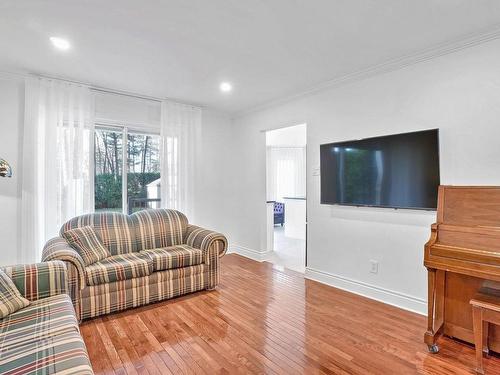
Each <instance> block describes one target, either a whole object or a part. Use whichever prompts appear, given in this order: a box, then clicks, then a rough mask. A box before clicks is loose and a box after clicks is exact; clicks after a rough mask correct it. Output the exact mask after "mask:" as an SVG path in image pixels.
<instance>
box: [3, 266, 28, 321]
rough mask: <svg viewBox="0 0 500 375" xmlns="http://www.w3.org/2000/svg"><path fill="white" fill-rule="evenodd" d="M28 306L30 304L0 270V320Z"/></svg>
mask: <svg viewBox="0 0 500 375" xmlns="http://www.w3.org/2000/svg"><path fill="white" fill-rule="evenodd" d="M29 304H30V302H29V301H28V300H27V299H26V298H24V297H23V296H22V295H21V293H19V290H17V288H16V286H15V285H14V283H13V282H12V280H11V279H10V277H9V276H7V274H6V273H5V272H3V271H2V270H0V319H3V318H5V317H6V316H8V315H9V314H12V313H14V312H16V311H17V310H21V309H22V308H24V307H26V306H28V305H29Z"/></svg>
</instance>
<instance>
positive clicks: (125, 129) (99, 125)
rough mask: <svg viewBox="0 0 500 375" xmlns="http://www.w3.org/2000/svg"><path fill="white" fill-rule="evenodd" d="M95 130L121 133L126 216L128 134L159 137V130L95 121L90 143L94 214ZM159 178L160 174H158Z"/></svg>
mask: <svg viewBox="0 0 500 375" xmlns="http://www.w3.org/2000/svg"><path fill="white" fill-rule="evenodd" d="M96 130H104V131H117V132H118V131H119V132H121V133H122V213H123V214H124V215H127V214H128V190H127V186H128V176H127V174H128V163H127V147H126V145H127V143H128V135H129V134H138V135H151V136H157V137H160V136H161V135H160V130H159V129H157V128H155V127H149V126H148V127H146V126H131V125H125V124H120V123H114V122H110V121H106V120H101V121H95V122H94V130H93V132H92V134H91V137H92V142H91V152H92V155H93V157H92V158H91V162H90V164H91V166H90V167H91V169H92V173H90V175H91V180H92V181H91V191H92V197H93V199H92V212H95V141H94V139H95V132H96ZM160 178H161V172H160Z"/></svg>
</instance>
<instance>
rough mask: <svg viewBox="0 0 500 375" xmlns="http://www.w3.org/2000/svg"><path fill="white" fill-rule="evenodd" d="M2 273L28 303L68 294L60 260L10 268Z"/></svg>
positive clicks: (63, 266)
mask: <svg viewBox="0 0 500 375" xmlns="http://www.w3.org/2000/svg"><path fill="white" fill-rule="evenodd" d="M4 271H5V273H6V274H7V275H8V276H9V277H10V278H11V279H12V282H13V283H14V284H15V285H16V287H17V289H18V290H19V292H20V293H21V294H22V295H23V296H24V297H25V298H26V299H28V300H29V301H36V300H38V299H40V298H46V297H51V296H55V295H58V294H65V293H68V282H67V278H66V265H65V264H64V262H62V261H60V260H55V261H52V262H44V263H35V264H23V265H17V266H10V267H5V268H4Z"/></svg>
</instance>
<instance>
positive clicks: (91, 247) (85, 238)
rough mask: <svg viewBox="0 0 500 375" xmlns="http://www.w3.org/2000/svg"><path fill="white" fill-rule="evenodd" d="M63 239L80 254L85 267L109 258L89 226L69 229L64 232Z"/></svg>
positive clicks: (107, 252)
mask: <svg viewBox="0 0 500 375" xmlns="http://www.w3.org/2000/svg"><path fill="white" fill-rule="evenodd" d="M64 238H66V240H67V241H68V243H69V244H70V246H71V247H72V248H73V249H75V250H76V251H77V252H78V254H80V256H81V257H82V259H83V262H84V263H85V265H86V266H88V265H90V264H93V263H95V262H99V261H100V260H103V259H105V258H107V257H109V256H111V254H110V253H109V251H108V249H106V248H105V247H104V245H103V244H102V243H101V239H100V238H99V235H98V234H97V233H96V232H95V231H94V228H92V227H91V226H85V227H81V228H75V229H70V230H68V231H66V232H64Z"/></svg>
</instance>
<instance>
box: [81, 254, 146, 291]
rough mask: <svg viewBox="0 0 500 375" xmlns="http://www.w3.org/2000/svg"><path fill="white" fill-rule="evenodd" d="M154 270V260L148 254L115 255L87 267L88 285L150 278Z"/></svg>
mask: <svg viewBox="0 0 500 375" xmlns="http://www.w3.org/2000/svg"><path fill="white" fill-rule="evenodd" d="M152 270H153V260H152V259H151V257H150V256H149V255H148V254H144V253H129V254H121V255H113V256H111V257H109V258H106V259H103V260H101V261H99V262H96V263H94V264H91V265H90V266H87V267H85V277H86V279H87V284H88V285H99V284H105V283H111V282H114V281H120V280H127V279H133V278H136V277H143V276H148V275H149V274H151V272H152Z"/></svg>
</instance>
